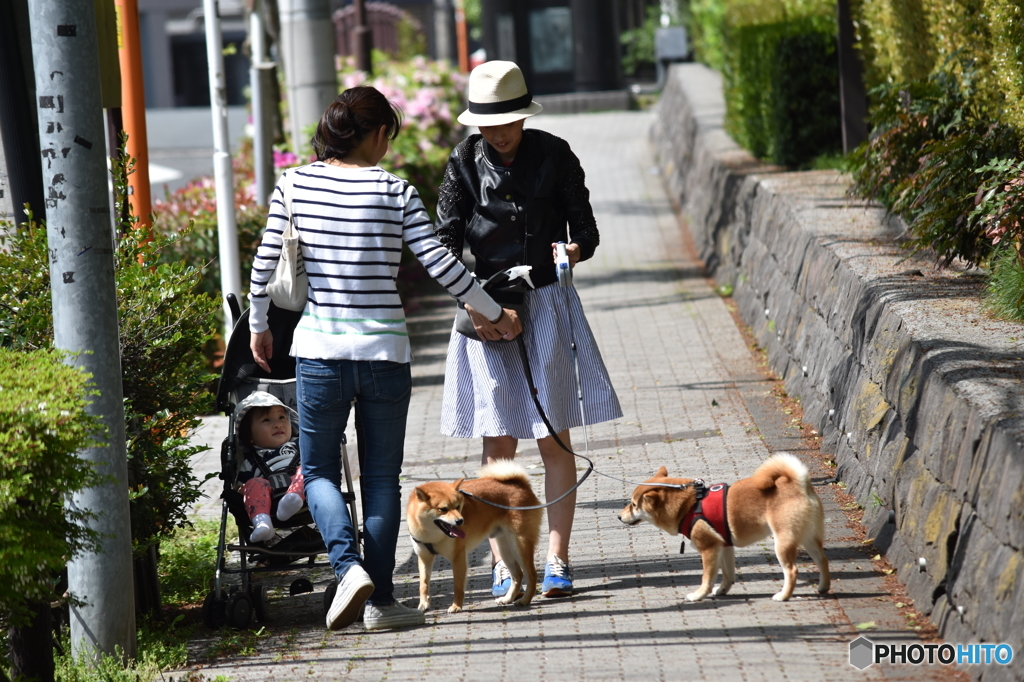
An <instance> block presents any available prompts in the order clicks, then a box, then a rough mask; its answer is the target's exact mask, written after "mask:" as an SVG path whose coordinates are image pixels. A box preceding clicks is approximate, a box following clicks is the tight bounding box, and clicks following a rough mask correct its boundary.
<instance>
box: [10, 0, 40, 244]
mask: <svg viewBox="0 0 1024 682" xmlns="http://www.w3.org/2000/svg"><path fill="white" fill-rule="evenodd" d="M21 10H22V12H24V11H25V10H26V6H25V5H23V6H21ZM21 20H22V21H25V16H24V15H22V17H21ZM19 34H20V37H19ZM28 35H29V31H28V26H27V25H22V26H19V20H18V15H17V14H16V13H15V7H14V3H13V2H9V1H5V2H0V139H2V141H3V146H4V157H5V158H6V160H7V179H8V182H9V185H8V187H9V188H10V190H11V205H12V207H13V211H14V224H15V225H18V224H20V223H23V222H24V221H25V215H24V214H23V213H22V210H23V208H22V206H23V204H29V205H30V206H31V208H32V210H33V211H34V212H35V216H36V219H37V220H45V219H46V207H45V206H44V205H43V185H42V181H41V177H42V167H41V166H40V165H39V148H38V144H39V141H38V139H37V138H36V134H37V129H38V126H37V125H36V118H35V113H34V111H33V109H32V108H31V103H30V101H31V94H30V93H31V87H30V86H31V85H32V84H30V83H29V78H28V74H31V73H32V67H31V64H28V65H26V64H25V61H27V59H28V57H29V56H30V55H31V53H24V52H22V46H23V45H25V43H23V42H22V41H25V40H28Z"/></svg>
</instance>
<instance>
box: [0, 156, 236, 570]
mask: <svg viewBox="0 0 1024 682" xmlns="http://www.w3.org/2000/svg"><path fill="white" fill-rule="evenodd" d="M130 170H131V169H130V167H129V164H128V163H127V159H125V158H123V157H122V159H121V160H120V161H119V162H118V163H116V164H115V177H114V188H115V198H116V202H117V206H118V215H122V212H121V209H120V207H121V206H122V205H123V202H124V200H125V197H126V196H127V195H126V189H127V184H126V177H127V172H130ZM135 225H136V220H135V219H134V218H132V219H129V220H128V222H126V223H125V224H123V225H121V226H120V230H119V233H120V237H119V239H118V242H117V249H116V251H115V264H114V265H115V277H116V285H117V305H118V324H119V332H120V350H121V371H122V386H123V390H124V399H125V403H124V405H125V419H126V424H125V427H126V437H127V448H128V477H129V485H130V486H131V491H130V500H131V502H130V504H131V523H132V538H133V541H134V544H135V549H136V551H137V552H139V553H141V552H142V551H143V550H145V549H146V548H147V547H148V546H149V545H150V544H152V543H153V542H154V541H156V540H158V539H159V538H160V537H162V536H166V535H167V534H169V533H170V532H172V530H173V529H174V528H175V527H176V526H180V525H182V524H183V523H185V521H186V512H187V509H188V508H189V506H191V505H192V504H193V503H194V502H196V501H197V500H198V499H199V495H200V493H199V483H200V482H199V481H197V480H196V479H195V477H194V476H193V475H192V470H191V467H190V466H189V459H190V458H191V456H192V455H194V454H196V453H197V452H201V451H202V450H204V449H206V448H205V447H202V446H189V445H188V435H189V433H190V432H192V431H193V430H195V428H196V427H197V426H198V425H199V420H198V415H202V414H207V413H209V411H210V409H211V408H212V402H213V401H212V395H211V394H210V393H209V390H208V386H209V385H210V383H211V382H212V380H213V379H215V377H214V376H213V375H211V374H210V373H209V372H208V370H207V369H206V359H205V357H204V356H203V354H202V349H203V347H204V346H205V345H206V343H207V342H208V341H209V340H210V339H211V338H212V337H213V334H214V330H215V325H216V321H215V320H216V313H217V311H218V310H219V309H220V304H219V301H218V300H217V299H215V298H213V297H211V296H209V295H207V294H204V293H202V292H200V291H199V290H198V288H199V285H200V282H201V280H202V276H203V275H202V270H201V269H200V268H197V267H193V266H192V265H190V264H188V263H186V262H183V261H182V260H180V259H178V260H175V261H173V262H169V263H167V262H161V261H162V259H163V257H164V253H165V250H166V249H167V248H168V247H169V246H170V245H172V244H173V243H174V239H168V238H163V237H160V236H157V237H156V238H155V239H153V240H147V239H146V235H145V234H144V233H143V232H142V230H139V229H136V228H135ZM7 230H8V232H9V234H8V235H7V236H6V237H3V238H2V240H0V244H2V245H3V246H4V247H5V250H4V251H0V281H3V283H4V286H3V288H0V334H3V339H2V342H3V344H5V345H9V346H11V347H14V348H18V349H34V348H49V347H50V346H51V345H52V336H53V325H52V314H51V312H50V290H49V260H48V258H47V237H46V230H45V229H44V228H43V227H42V226H40V225H37V224H36V223H35V222H34V221H29V222H28V223H25V224H23V225H22V226H21V227H20V228H18V229H17V230H15V229H14V228H13V226H7ZM178 238H180V237H178Z"/></svg>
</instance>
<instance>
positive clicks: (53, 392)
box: [0, 347, 104, 628]
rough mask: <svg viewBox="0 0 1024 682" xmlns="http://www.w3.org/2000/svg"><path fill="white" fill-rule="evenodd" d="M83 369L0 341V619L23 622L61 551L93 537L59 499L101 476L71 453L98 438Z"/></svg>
mask: <svg viewBox="0 0 1024 682" xmlns="http://www.w3.org/2000/svg"><path fill="white" fill-rule="evenodd" d="M89 378H90V377H89V375H88V374H85V373H84V372H82V371H81V370H79V369H77V368H74V367H71V366H69V365H67V364H65V362H64V358H63V356H62V355H61V354H60V353H58V352H56V351H52V350H37V351H20V350H12V349H10V348H2V347H0V548H3V549H2V552H0V556H2V560H0V626H3V627H5V628H6V626H9V625H25V624H26V623H27V622H28V620H29V619H30V618H31V604H32V603H38V602H42V603H44V604H49V603H50V602H51V601H54V600H56V599H59V598H60V595H59V594H56V593H55V592H54V587H55V583H56V581H55V576H57V575H59V574H60V571H61V570H62V569H63V568H64V565H65V564H66V563H67V559H68V557H70V556H72V555H75V554H77V553H79V552H82V551H84V550H87V549H95V548H96V547H97V541H98V540H99V539H100V538H99V536H98V534H97V533H96V532H95V531H92V530H90V529H88V528H87V527H86V526H85V525H83V524H84V523H85V522H86V521H87V520H88V518H89V516H88V515H87V513H86V512H82V511H79V510H77V509H74V508H72V507H67V506H65V504H64V503H65V500H66V498H67V497H68V496H69V495H71V494H73V493H76V492H78V491H80V490H83V489H85V488H88V487H92V486H95V485H97V484H99V483H100V482H101V480H100V477H99V475H98V474H97V473H96V471H95V469H94V468H93V467H92V465H90V464H89V463H88V462H86V461H85V460H83V459H81V458H79V457H78V456H77V454H76V453H78V452H79V451H80V450H84V449H86V448H90V447H96V446H99V445H101V443H102V441H101V439H102V437H103V435H104V428H103V425H102V423H101V421H100V419H99V418H98V417H97V416H94V415H90V414H88V413H87V412H86V406H87V405H88V403H89V396H90V395H94V394H95V391H93V390H92V389H90V388H89Z"/></svg>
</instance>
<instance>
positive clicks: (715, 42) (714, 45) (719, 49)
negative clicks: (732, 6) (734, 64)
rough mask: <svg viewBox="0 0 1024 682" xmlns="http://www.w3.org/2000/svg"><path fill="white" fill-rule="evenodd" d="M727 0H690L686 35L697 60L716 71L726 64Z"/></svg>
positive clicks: (686, 20)
mask: <svg viewBox="0 0 1024 682" xmlns="http://www.w3.org/2000/svg"><path fill="white" fill-rule="evenodd" d="M726 15H727V9H726V1H725V0H690V3H689V12H688V13H687V15H686V19H685V22H686V35H687V39H688V40H689V41H690V45H692V46H693V54H694V57H695V58H696V59H697V61H699V62H701V63H702V64H706V65H708V66H710V67H711V68H712V69H715V70H716V71H724V70H725V68H726V66H725V44H726V39H725V18H726Z"/></svg>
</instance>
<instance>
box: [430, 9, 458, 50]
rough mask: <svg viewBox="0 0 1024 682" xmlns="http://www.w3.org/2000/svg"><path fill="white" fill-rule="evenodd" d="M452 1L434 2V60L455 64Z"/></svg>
mask: <svg viewBox="0 0 1024 682" xmlns="http://www.w3.org/2000/svg"><path fill="white" fill-rule="evenodd" d="M453 19H454V16H453V14H452V0H434V58H435V59H437V60H438V61H442V60H445V59H446V60H448V61H449V62H453V63H454V62H455V59H454V57H455V56H456V55H455V53H454V50H453V49H452V43H453V42H454V36H453V34H454V30H453V27H452V23H453Z"/></svg>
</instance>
